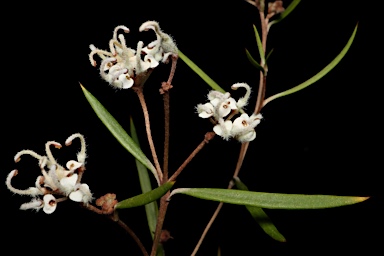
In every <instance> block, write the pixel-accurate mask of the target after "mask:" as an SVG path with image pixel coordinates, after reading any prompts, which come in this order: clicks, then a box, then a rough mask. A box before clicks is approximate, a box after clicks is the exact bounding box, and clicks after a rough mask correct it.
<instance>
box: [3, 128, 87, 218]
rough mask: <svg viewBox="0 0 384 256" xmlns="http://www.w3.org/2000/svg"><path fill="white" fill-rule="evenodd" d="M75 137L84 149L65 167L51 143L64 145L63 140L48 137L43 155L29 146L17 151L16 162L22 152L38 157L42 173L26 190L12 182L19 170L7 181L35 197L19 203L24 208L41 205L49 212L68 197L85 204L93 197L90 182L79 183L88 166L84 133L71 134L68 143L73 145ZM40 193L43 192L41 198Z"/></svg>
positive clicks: (25, 193)
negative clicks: (52, 139) (32, 185)
mask: <svg viewBox="0 0 384 256" xmlns="http://www.w3.org/2000/svg"><path fill="white" fill-rule="evenodd" d="M75 138H79V139H80V141H81V150H80V151H79V152H78V153H77V161H75V160H70V161H68V162H67V164H66V168H64V167H63V166H61V165H59V164H58V163H57V162H56V160H55V159H54V157H53V155H52V152H51V149H50V147H51V146H54V147H56V148H61V144H60V143H58V142H55V141H48V142H47V143H46V144H45V151H46V156H41V155H39V154H37V153H36V152H34V151H32V150H28V149H27V150H22V151H20V152H18V153H17V154H16V155H15V157H14V160H15V162H19V161H20V158H21V156H22V155H31V156H32V157H34V158H36V159H37V160H38V163H39V167H40V170H41V174H42V175H39V176H38V177H37V179H36V182H35V187H30V188H28V189H24V190H21V189H17V188H14V187H13V186H12V185H11V180H12V178H13V177H14V176H16V175H17V174H18V171H17V170H16V169H15V170H13V171H11V172H10V173H9V174H8V176H7V180H6V185H7V187H8V189H9V190H10V191H11V192H13V193H16V194H19V195H29V196H31V197H33V199H32V200H31V201H30V202H28V203H24V204H22V205H21V206H20V209H21V210H26V209H35V210H40V209H41V208H42V209H43V211H44V212H45V213H47V214H50V213H52V212H54V211H55V209H56V206H57V203H58V202H61V201H64V200H66V199H67V198H69V199H71V200H73V201H75V202H82V203H85V204H87V203H89V202H90V201H91V200H92V194H91V191H90V190H89V187H88V185H87V184H85V183H80V181H81V177H82V174H83V172H84V170H85V159H86V145H85V140H84V137H83V135H81V134H79V133H76V134H73V135H71V136H69V137H68V139H67V140H66V141H65V145H66V146H69V145H71V144H72V141H73V139H75ZM40 196H42V199H41V198H40Z"/></svg>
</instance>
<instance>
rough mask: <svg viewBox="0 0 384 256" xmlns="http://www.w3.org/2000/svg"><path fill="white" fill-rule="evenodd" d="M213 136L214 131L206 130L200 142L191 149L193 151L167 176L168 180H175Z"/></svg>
mask: <svg viewBox="0 0 384 256" xmlns="http://www.w3.org/2000/svg"><path fill="white" fill-rule="evenodd" d="M214 137H215V133H214V132H207V133H206V134H205V136H204V139H203V141H202V142H200V144H199V145H198V146H197V147H196V148H195V150H193V152H192V153H191V154H190V155H189V157H188V158H187V159H185V161H184V163H183V164H182V165H181V166H180V167H179V169H177V170H176V172H175V173H174V174H173V175H172V176H171V177H170V178H169V181H175V180H176V178H177V176H179V174H180V173H181V171H182V170H184V168H185V167H186V166H187V165H188V164H189V162H191V161H192V159H193V158H194V157H195V156H196V155H197V153H199V152H200V150H202V149H203V147H204V146H205V145H206V144H207V143H208V142H209V141H210V140H212V139H213V138H214Z"/></svg>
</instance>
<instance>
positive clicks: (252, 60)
mask: <svg viewBox="0 0 384 256" xmlns="http://www.w3.org/2000/svg"><path fill="white" fill-rule="evenodd" d="M245 54H246V55H247V58H248V60H249V61H250V62H251V64H252V65H253V66H255V67H256V68H257V69H258V70H260V71H261V72H263V74H264V72H265V71H264V68H263V67H262V66H261V65H260V64H259V63H258V62H257V61H256V60H255V59H254V58H253V57H252V55H251V54H250V53H249V51H248V50H247V49H245Z"/></svg>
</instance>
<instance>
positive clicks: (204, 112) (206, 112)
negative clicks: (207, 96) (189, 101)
mask: <svg viewBox="0 0 384 256" xmlns="http://www.w3.org/2000/svg"><path fill="white" fill-rule="evenodd" d="M196 109H197V113H199V117H201V118H208V117H211V116H213V114H214V112H215V107H214V106H213V105H212V104H211V103H209V102H208V103H205V104H204V105H203V104H198V105H197V107H196Z"/></svg>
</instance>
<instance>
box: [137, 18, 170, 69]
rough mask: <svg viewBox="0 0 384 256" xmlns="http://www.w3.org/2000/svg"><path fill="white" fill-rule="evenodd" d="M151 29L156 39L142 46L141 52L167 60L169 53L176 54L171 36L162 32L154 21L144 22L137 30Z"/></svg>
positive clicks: (157, 58) (160, 59)
mask: <svg viewBox="0 0 384 256" xmlns="http://www.w3.org/2000/svg"><path fill="white" fill-rule="evenodd" d="M149 29H152V30H153V31H154V32H155V33H156V40H155V41H152V42H151V43H149V44H148V45H147V46H146V47H144V48H143V50H142V51H143V52H145V53H146V54H148V55H152V56H153V57H154V58H155V59H156V60H157V61H162V62H167V61H168V57H169V56H170V55H172V54H173V55H177V54H178V49H177V47H176V44H175V42H174V41H173V39H172V37H171V36H169V35H168V34H166V33H164V32H163V31H162V30H161V29H160V26H159V23H158V22H156V21H147V22H144V23H143V24H142V25H141V26H140V28H139V31H140V32H141V31H148V30H149Z"/></svg>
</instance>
